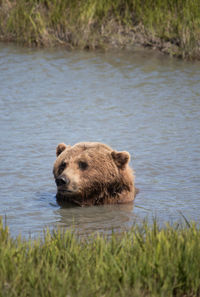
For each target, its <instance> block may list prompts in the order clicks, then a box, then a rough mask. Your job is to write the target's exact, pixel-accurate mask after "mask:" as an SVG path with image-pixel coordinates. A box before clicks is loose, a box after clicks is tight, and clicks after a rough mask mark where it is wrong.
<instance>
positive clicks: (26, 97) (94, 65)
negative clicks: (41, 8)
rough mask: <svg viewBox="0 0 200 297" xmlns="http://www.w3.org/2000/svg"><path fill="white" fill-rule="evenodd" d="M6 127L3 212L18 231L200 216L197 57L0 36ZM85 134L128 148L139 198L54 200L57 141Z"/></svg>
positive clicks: (0, 138)
mask: <svg viewBox="0 0 200 297" xmlns="http://www.w3.org/2000/svg"><path fill="white" fill-rule="evenodd" d="M0 127H1V129H0V215H1V216H2V217H3V221H4V223H6V224H7V225H8V227H9V229H10V232H11V235H12V236H14V237H15V236H17V235H18V234H21V235H22V236H25V237H29V236H30V237H35V236H37V235H38V234H39V233H41V232H42V230H43V229H44V228H46V227H48V228H50V229H52V228H53V227H55V226H62V227H64V228H73V229H75V230H76V231H77V232H78V233H80V234H91V233H93V232H96V231H99V232H103V233H110V232H112V231H113V230H114V231H116V232H118V231H121V230H127V229H129V228H130V227H131V226H132V225H133V224H135V223H139V222H141V221H143V219H144V218H146V219H147V220H149V221H152V219H153V218H154V217H156V218H157V220H158V222H159V224H160V225H161V226H162V225H164V224H165V223H166V222H169V223H174V222H179V221H180V222H182V221H184V220H183V216H185V218H187V220H193V221H196V222H197V223H199V218H200V63H199V62H187V61H183V60H178V59H175V58H170V57H168V56H164V55H161V54H157V53H155V52H152V51H145V50H141V49H134V50H133V49H132V50H120V51H117V50H114V51H107V52H98V51H96V52H87V51H66V50H65V49H31V48H23V47H17V46H15V45H8V44H0ZM80 141H99V142H103V143H106V144H108V145H110V146H112V147H113V148H114V149H116V150H126V151H129V152H130V154H131V166H132V167H133V168H134V170H135V175H136V187H137V188H139V190H140V192H139V194H138V195H137V196H136V199H135V203H134V204H133V205H132V204H129V205H112V206H95V207H71V208H65V207H61V206H59V205H58V204H57V202H56V198H55V195H56V185H55V182H54V179H53V175H52V168H53V163H54V161H55V158H56V154H55V151H56V146H57V144H58V143H60V142H65V143H66V144H71V145H72V144H75V143H77V142H80Z"/></svg>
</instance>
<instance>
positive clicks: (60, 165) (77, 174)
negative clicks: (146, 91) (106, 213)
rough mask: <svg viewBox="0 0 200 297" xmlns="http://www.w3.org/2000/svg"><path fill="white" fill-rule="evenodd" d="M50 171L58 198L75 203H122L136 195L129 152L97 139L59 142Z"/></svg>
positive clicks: (131, 199) (81, 204)
mask: <svg viewBox="0 0 200 297" xmlns="http://www.w3.org/2000/svg"><path fill="white" fill-rule="evenodd" d="M56 156H57V159H56V161H55V163H54V168H53V174H54V178H55V182H56V185H57V199H58V200H63V201H66V202H70V203H75V204H77V205H80V206H83V205H98V204H112V203H125V202H130V201H133V199H134V196H135V187H134V175H133V172H132V170H131V168H130V167H129V165H128V163H129V160H130V155H129V153H128V152H126V151H123V152H117V151H115V150H113V149H112V148H111V147H109V146H107V145H105V144H102V143H98V142H81V143H77V144H75V145H74V146H70V145H66V144H64V143H60V144H59V145H58V146H57V148H56Z"/></svg>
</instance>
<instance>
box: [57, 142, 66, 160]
mask: <svg viewBox="0 0 200 297" xmlns="http://www.w3.org/2000/svg"><path fill="white" fill-rule="evenodd" d="M67 147H68V145H66V144H65V143H59V145H58V146H57V148H56V157H58V156H59V155H60V154H61V153H62V152H63V151H64V150H65V149H66V148H67Z"/></svg>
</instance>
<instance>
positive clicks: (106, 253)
mask: <svg viewBox="0 0 200 297" xmlns="http://www.w3.org/2000/svg"><path fill="white" fill-rule="evenodd" d="M199 251H200V230H199V229H198V228H197V226H196V225H195V224H194V223H190V227H189V228H188V227H187V226H186V227H180V226H179V227H177V226H169V225H167V226H166V227H165V228H163V229H159V227H158V225H157V223H156V221H155V222H154V223H153V225H152V226H149V225H148V224H147V223H145V222H144V223H143V225H142V226H141V225H140V226H138V225H136V226H133V228H132V230H130V231H129V232H126V233H123V234H122V235H120V236H119V235H117V234H114V233H113V234H112V235H111V236H110V237H109V238H108V237H103V236H100V235H98V234H97V235H94V236H91V237H89V238H80V237H77V236H76V235H75V234H74V233H73V232H71V231H66V232H64V231H61V230H54V231H53V232H52V233H50V232H49V231H48V230H47V231H45V232H44V236H43V238H38V239H36V240H34V241H30V240H23V239H21V238H20V237H18V238H17V239H13V238H11V237H10V234H9V231H8V228H7V227H4V226H3V224H2V222H1V223H0V259H1V260H0V295H1V296H4V297H6V296H9V297H10V296H57V297H59V296H80V297H81V296H87V297H88V296H99V297H100V296H124V297H125V296H136V297H137V296H145V297H146V296H159V297H160V296H163V297H164V296H167V297H170V296H176V297H178V296H180V297H182V296H185V297H186V296H188V297H189V296H190V297H191V296H200V265H199V263H200V253H199Z"/></svg>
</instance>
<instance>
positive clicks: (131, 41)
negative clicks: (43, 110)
mask: <svg viewBox="0 0 200 297" xmlns="http://www.w3.org/2000/svg"><path fill="white" fill-rule="evenodd" d="M0 40H3V41H17V42H20V43H23V44H26V45H29V46H33V45H35V46H53V45H64V46H67V47H69V48H73V47H79V48H90V49H94V48H99V47H100V48H102V47H103V48H104V47H110V46H111V47H113V46H117V47H124V46H132V45H133V46H134V45H143V46H149V47H153V48H158V49H160V50H161V51H163V52H165V53H168V54H170V55H176V56H180V57H183V58H190V59H194V58H196V59H200V1H199V0H148V1H147V0H115V1H112V0H17V1H16V0H0Z"/></svg>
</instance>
